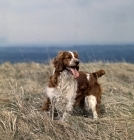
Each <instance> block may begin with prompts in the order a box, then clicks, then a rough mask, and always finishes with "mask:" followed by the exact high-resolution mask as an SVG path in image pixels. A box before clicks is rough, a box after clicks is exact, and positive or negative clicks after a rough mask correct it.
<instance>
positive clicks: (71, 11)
mask: <svg viewBox="0 0 134 140" xmlns="http://www.w3.org/2000/svg"><path fill="white" fill-rule="evenodd" d="M133 7H134V1H133V0H129V1H128V0H123V1H122V0H112V1H111V0H94V1H91V0H68V1H66V0H57V1H55V0H49V1H48V0H40V1H37V0H21V1H13V0H5V1H2V4H1V11H0V14H1V21H2V22H1V27H2V29H1V33H0V37H4V38H7V40H8V42H10V43H46V44H47V43H48V44H49V43H53V44H56V43H57V44H60V43H74V44H79V43H85V44H86V43H89V44H90V43H122V42H123V43H124V42H133V37H134V28H133V25H134V16H133V13H134V8H133Z"/></svg>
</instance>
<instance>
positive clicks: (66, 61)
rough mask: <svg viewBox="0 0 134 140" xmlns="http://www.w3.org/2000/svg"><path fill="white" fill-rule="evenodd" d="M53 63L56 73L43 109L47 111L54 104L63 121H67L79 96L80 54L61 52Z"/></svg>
mask: <svg viewBox="0 0 134 140" xmlns="http://www.w3.org/2000/svg"><path fill="white" fill-rule="evenodd" d="M52 63H53V65H54V72H53V74H52V75H51V76H50V79H49V82H48V86H47V88H46V95H47V101H46V102H45V104H44V106H43V108H42V109H43V110H45V111H47V110H49V105H50V104H52V106H54V108H55V109H56V110H57V112H60V113H61V114H62V119H65V118H66V116H67V114H68V113H69V112H71V111H72V109H73V105H74V103H75V98H76V95H77V92H76V91H77V81H76V78H77V77H78V76H79V73H78V69H79V59H78V54H77V52H71V51H69V52H59V53H58V55H57V57H56V58H54V60H53V62H52Z"/></svg>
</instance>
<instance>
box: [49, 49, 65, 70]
mask: <svg viewBox="0 0 134 140" xmlns="http://www.w3.org/2000/svg"><path fill="white" fill-rule="evenodd" d="M63 54H64V52H59V53H58V55H57V57H56V58H54V60H53V62H52V63H53V65H54V67H55V72H61V71H63V69H64V65H63Z"/></svg>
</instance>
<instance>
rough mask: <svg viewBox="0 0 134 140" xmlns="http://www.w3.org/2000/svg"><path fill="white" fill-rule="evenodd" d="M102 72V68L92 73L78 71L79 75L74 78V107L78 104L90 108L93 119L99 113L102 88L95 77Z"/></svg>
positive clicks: (103, 72) (99, 75)
mask: <svg viewBox="0 0 134 140" xmlns="http://www.w3.org/2000/svg"><path fill="white" fill-rule="evenodd" d="M104 74H105V71H104V70H99V71H97V72H93V73H88V72H83V71H79V77H77V78H76V80H77V86H78V87H77V96H76V99H75V100H76V101H75V104H74V107H75V106H77V105H79V106H80V107H81V108H85V109H86V110H89V109H91V110H92V113H93V119H97V118H98V116H99V114H100V104H101V95H102V89H101V86H100V84H99V83H98V81H97V79H98V78H99V77H101V76H102V75H104Z"/></svg>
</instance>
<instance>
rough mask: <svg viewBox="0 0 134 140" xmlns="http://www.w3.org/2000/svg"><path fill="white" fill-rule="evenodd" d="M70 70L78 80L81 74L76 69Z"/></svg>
mask: <svg viewBox="0 0 134 140" xmlns="http://www.w3.org/2000/svg"><path fill="white" fill-rule="evenodd" d="M70 70H71V72H72V74H73V75H74V78H77V77H78V76H79V73H78V71H77V70H76V69H75V68H74V69H73V68H70Z"/></svg>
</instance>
